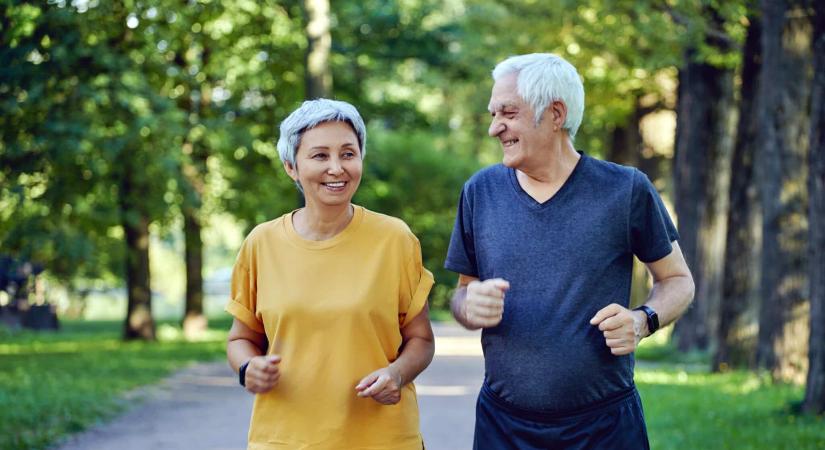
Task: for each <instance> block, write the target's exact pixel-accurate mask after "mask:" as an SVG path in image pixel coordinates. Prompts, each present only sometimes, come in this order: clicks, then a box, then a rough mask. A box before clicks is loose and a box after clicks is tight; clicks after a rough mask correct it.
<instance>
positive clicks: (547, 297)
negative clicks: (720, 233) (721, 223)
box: [444, 154, 678, 412]
mask: <svg viewBox="0 0 825 450" xmlns="http://www.w3.org/2000/svg"><path fill="white" fill-rule="evenodd" d="M677 239H678V234H677V232H676V228H675V227H674V226H673V223H672V222H671V220H670V217H669V216H668V213H667V210H666V209H665V207H664V205H663V204H662V201H661V198H660V197H659V194H658V193H657V192H656V189H655V188H654V187H653V185H652V184H651V183H650V180H648V178H647V177H646V176H645V175H644V174H643V173H641V172H639V171H638V170H636V169H634V168H630V167H624V166H620V165H617V164H613V163H610V162H605V161H600V160H597V159H594V158H591V157H589V156H587V155H584V154H582V155H581V158H580V159H579V162H578V163H577V165H576V168H575V169H574V170H573V173H572V174H571V175H570V177H569V178H568V179H567V181H566V182H565V184H564V185H563V186H562V187H561V189H560V190H559V191H558V192H557V193H556V194H555V195H554V196H553V197H552V198H551V199H549V200H547V201H546V202H544V203H538V202H537V201H536V200H535V199H533V198H532V197H530V196H529V195H528V194H527V193H526V192H524V190H523V189H522V188H521V186H520V185H519V184H518V180H517V179H516V172H515V170H513V169H510V168H507V167H505V166H503V165H501V164H498V165H495V166H492V167H488V168H486V169H483V170H481V171H479V172H478V173H476V174H475V175H474V176H473V177H472V178H470V180H468V181H467V183H465V185H464V189H463V190H462V192H461V199H460V201H459V205H458V214H457V217H456V222H455V228H454V229H453V234H452V238H451V239H450V248H449V250H448V252H447V260H446V261H445V263H444V266H445V267H446V268H447V269H449V270H451V271H453V272H457V273H463V274H465V275H470V276H474V277H478V278H480V279H481V280H486V279H489V278H497V277H498V278H503V279H505V280H507V281H509V282H510V290H508V291H507V294H506V297H505V300H504V316H503V318H502V321H501V323H499V325H498V326H496V327H493V328H487V329H484V330H483V332H482V337H481V343H482V347H483V349H484V360H485V370H486V374H485V382H486V383H487V385H488V386H489V387H490V389H492V391H493V392H494V393H495V394H497V395H498V396H499V397H501V398H502V399H503V400H504V401H506V402H508V403H510V404H512V405H514V406H516V407H520V408H523V409H529V410H539V411H549V412H565V411H571V410H576V409H579V408H582V407H586V406H588V405H592V404H594V403H598V402H600V401H602V400H605V399H608V398H610V397H612V396H613V395H617V394H619V393H621V392H623V391H627V389H629V388H630V387H631V386H633V364H634V360H633V355H626V356H614V355H613V354H611V353H610V349H609V348H608V347H607V345H606V344H605V341H604V336H603V335H602V333H601V332H600V331H599V329H598V328H597V327H594V326H592V325H590V322H589V321H590V318H592V317H593V316H594V315H595V314H596V312H597V311H598V310H600V309H601V308H603V307H605V306H607V305H608V304H610V303H614V302H615V303H619V304H621V305H624V306H625V307H627V306H628V305H629V302H630V281H631V273H632V267H633V255H634V254H635V255H636V256H637V257H638V258H639V259H640V260H642V261H643V262H652V261H656V260H659V259H661V258H663V257H665V256H667V255H669V254H670V252H671V250H672V246H671V242H672V241H675V240H677Z"/></svg>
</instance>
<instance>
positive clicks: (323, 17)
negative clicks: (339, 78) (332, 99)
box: [303, 0, 332, 100]
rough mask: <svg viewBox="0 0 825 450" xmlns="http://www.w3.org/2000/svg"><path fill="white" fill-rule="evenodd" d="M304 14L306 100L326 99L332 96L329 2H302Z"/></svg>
mask: <svg viewBox="0 0 825 450" xmlns="http://www.w3.org/2000/svg"><path fill="white" fill-rule="evenodd" d="M303 7H304V12H305V14H306V23H307V26H306V35H307V52H306V73H305V75H304V80H305V83H306V98H307V99H309V100H311V99H315V98H322V97H324V98H326V97H329V96H330V95H332V72H331V71H330V68H329V52H330V48H331V47H332V37H331V36H330V33H329V21H330V20H329V0H304V1H303Z"/></svg>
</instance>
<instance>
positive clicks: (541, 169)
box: [516, 139, 581, 203]
mask: <svg viewBox="0 0 825 450" xmlns="http://www.w3.org/2000/svg"><path fill="white" fill-rule="evenodd" d="M580 158H581V155H579V153H578V152H576V149H575V148H574V147H573V143H572V142H570V140H568V139H565V140H564V141H563V142H562V143H560V145H558V146H556V147H553V148H551V149H549V150H548V152H547V153H546V154H545V158H544V159H543V160H542V161H540V162H539V163H538V164H535V165H532V166H529V167H524V168H518V169H517V170H516V176H517V178H518V182H519V185H520V186H521V188H522V189H524V192H526V193H527V194H528V195H530V196H531V197H533V199H535V200H536V201H537V202H539V203H544V202H546V201H547V200H549V199H550V198H552V197H553V196H554V195H555V194H556V192H558V191H559V189H561V187H562V186H563V185H564V183H565V182H566V181H567V179H568V178H570V175H571V174H572V173H573V170H575V168H576V164H578V162H579V159H580Z"/></svg>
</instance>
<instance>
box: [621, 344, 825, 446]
mask: <svg viewBox="0 0 825 450" xmlns="http://www.w3.org/2000/svg"><path fill="white" fill-rule="evenodd" d="M642 342H643V345H642V346H641V348H640V349H639V350H638V352H637V355H636V356H637V364H636V385H637V386H638V388H639V392H640V393H641V396H642V402H643V404H644V410H645V419H646V422H647V428H648V434H649V436H650V444H651V448H652V449H655V450H667V449H691V450H692V449H701V450H717V449H719V450H723V449H735V450H755V449H765V450H773V449H793V450H807V449H811V450H813V449H825V417H823V416H819V417H814V416H802V415H798V414H796V413H794V411H793V409H794V406H795V405H797V404H799V403H800V402H801V401H802V398H803V396H804V388H803V387H801V386H793V385H787V384H780V383H773V382H772V381H771V379H770V376H768V375H767V374H757V373H753V372H744V371H739V372H727V373H709V371H708V367H709V356H708V355H707V354H702V353H689V354H680V353H678V351H677V350H676V349H675V348H674V347H673V346H671V345H669V344H668V343H667V341H666V339H664V338H659V339H658V340H655V341H652V342H649V343H645V342H644V341H642Z"/></svg>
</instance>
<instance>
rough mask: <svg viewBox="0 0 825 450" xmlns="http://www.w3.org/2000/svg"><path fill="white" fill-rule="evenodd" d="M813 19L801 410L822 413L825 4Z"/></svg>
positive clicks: (824, 353)
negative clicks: (807, 313)
mask: <svg viewBox="0 0 825 450" xmlns="http://www.w3.org/2000/svg"><path fill="white" fill-rule="evenodd" d="M815 10H816V11H815V14H816V15H815V16H814V17H815V21H814V39H813V43H814V46H813V47H814V81H813V85H812V89H811V107H812V109H811V142H810V146H811V147H810V153H809V156H808V161H809V170H810V171H811V173H810V175H809V176H808V189H810V192H809V195H810V205H809V206H808V226H809V227H810V228H809V233H810V241H809V242H808V254H809V256H810V260H809V261H808V267H809V268H808V274H809V276H810V283H811V296H810V298H811V338H810V340H809V342H810V349H809V352H808V360H809V362H810V366H809V369H808V382H807V387H806V388H805V401H804V403H803V404H802V409H803V410H804V411H807V412H811V413H814V414H822V413H825V3H823V2H817V3H816V6H815Z"/></svg>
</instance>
